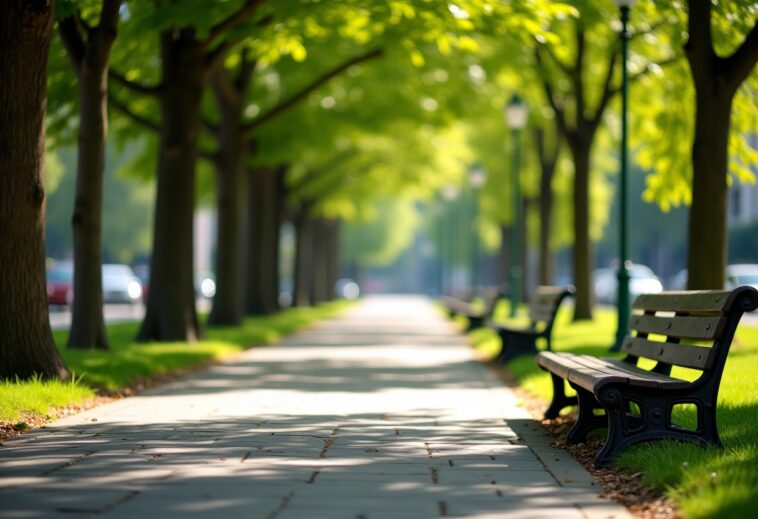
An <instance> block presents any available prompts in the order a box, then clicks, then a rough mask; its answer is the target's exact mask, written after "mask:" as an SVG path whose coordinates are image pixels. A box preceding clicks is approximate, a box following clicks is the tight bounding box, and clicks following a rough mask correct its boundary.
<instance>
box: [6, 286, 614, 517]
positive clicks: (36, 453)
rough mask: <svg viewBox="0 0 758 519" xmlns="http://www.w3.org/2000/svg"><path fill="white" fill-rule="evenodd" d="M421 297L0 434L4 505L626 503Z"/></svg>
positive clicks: (316, 511) (185, 511) (197, 508)
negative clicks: (613, 498) (545, 429)
mask: <svg viewBox="0 0 758 519" xmlns="http://www.w3.org/2000/svg"><path fill="white" fill-rule="evenodd" d="M597 493H598V489H597V488H596V487H594V486H593V485H592V483H591V478H590V477H589V475H588V474H587V473H586V472H585V471H584V470H583V469H581V467H580V466H579V465H577V464H576V463H575V462H574V461H573V460H572V459H571V458H570V457H568V456H567V455H566V453H565V452H563V451H561V450H555V449H552V448H550V447H549V445H548V442H547V440H546V439H545V438H544V437H543V436H541V432H540V431H539V427H538V426H537V425H536V424H535V423H534V422H533V421H532V420H530V418H529V416H528V415H527V414H526V412H525V411H524V410H523V409H521V408H520V407H518V406H517V402H516V401H515V398H514V396H513V395H512V394H511V393H510V392H509V391H508V390H507V389H505V388H503V387H502V386H501V385H500V383H499V382H498V381H497V380H496V379H495V378H494V377H493V376H492V374H491V373H490V372H489V371H488V370H487V368H486V367H484V366H482V365H481V364H480V363H478V362H477V361H475V360H474V359H473V357H472V352H471V349H470V348H468V347H467V346H466V345H465V341H464V339H463V338H462V337H461V336H460V335H459V334H457V333H456V332H455V331H454V330H452V328H451V327H450V325H449V324H448V323H447V322H446V321H444V320H443V319H442V318H441V317H440V316H439V315H438V314H437V313H436V311H435V310H434V308H433V307H432V306H431V305H430V304H429V303H428V302H427V301H425V300H424V299H420V298H410V297H408V298H404V297H394V298H391V297H382V298H378V297H377V298H369V299H366V300H365V301H364V302H363V303H361V304H360V305H358V306H357V307H356V308H355V309H354V310H352V311H350V312H349V313H348V314H346V315H345V316H344V317H342V318H339V319H335V320H332V321H329V322H326V323H323V324H321V325H319V326H317V327H315V328H313V329H310V330H308V331H306V332H304V333H300V334H297V335H295V336H292V337H290V338H289V339H287V340H286V341H284V343H282V344H280V345H279V346H275V347H266V348H255V349H252V350H250V351H248V352H246V353H245V354H244V355H243V356H241V357H240V358H238V359H236V360H235V361H234V362H231V363H227V364H223V365H219V366H215V367H213V368H211V369H209V370H207V371H203V372H202V373H199V374H196V375H193V376H191V377H188V378H185V379H182V380H180V381H177V382H175V383H172V384H169V385H166V386H163V387H161V388H159V389H156V390H152V391H148V392H145V393H143V394H141V395H140V396H137V397H132V398H128V399H124V400H120V401H118V402H114V403H112V404H108V405H104V406H100V407H98V408H96V409H92V410H90V411H88V412H85V413H81V414H79V415H76V416H73V417H69V418H67V419H64V420H60V421H58V422H56V423H55V424H53V425H52V426H49V427H48V428H46V429H44V430H40V431H37V432H34V433H31V434H27V435H23V436H20V437H17V438H15V439H14V440H11V441H8V442H6V444H5V446H3V447H0V517H3V518H5V517H80V516H81V517H92V516H98V517H100V516H103V517H108V518H115V517H123V518H140V519H144V518H148V517H156V518H157V517H161V518H163V517H167V516H178V515H181V516H201V517H219V516H223V517H225V518H237V517H245V518H263V519H287V518H307V519H311V518H314V519H315V518H329V519H331V518H346V519H374V518H427V517H429V518H431V517H445V516H450V517H453V516H457V517H461V516H462V517H476V518H495V517H508V518H510V517H519V518H521V517H546V518H547V517H550V518H554V517H577V518H579V517H626V516H627V513H626V511H625V510H624V509H623V508H620V507H618V506H616V505H614V504H613V503H610V502H608V501H607V500H604V499H600V498H598V497H597Z"/></svg>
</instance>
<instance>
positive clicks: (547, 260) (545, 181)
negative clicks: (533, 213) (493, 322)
mask: <svg viewBox="0 0 758 519" xmlns="http://www.w3.org/2000/svg"><path fill="white" fill-rule="evenodd" d="M556 133H557V130H556ZM559 139H560V136H559V135H556V137H555V141H556V142H555V145H554V148H553V149H552V150H551V149H548V147H547V143H546V142H545V134H544V131H543V130H541V129H540V130H537V132H536V134H535V141H536V144H537V150H538V154H539V157H538V158H539V161H540V193H539V204H538V205H539V211H540V218H539V222H540V223H539V226H540V232H539V245H538V254H539V258H538V266H537V270H538V280H539V284H540V285H545V286H547V285H552V284H553V275H554V270H555V262H554V258H553V253H552V250H551V248H550V237H551V235H552V232H553V200H554V196H553V178H554V177H555V168H556V164H557V162H558V140H559Z"/></svg>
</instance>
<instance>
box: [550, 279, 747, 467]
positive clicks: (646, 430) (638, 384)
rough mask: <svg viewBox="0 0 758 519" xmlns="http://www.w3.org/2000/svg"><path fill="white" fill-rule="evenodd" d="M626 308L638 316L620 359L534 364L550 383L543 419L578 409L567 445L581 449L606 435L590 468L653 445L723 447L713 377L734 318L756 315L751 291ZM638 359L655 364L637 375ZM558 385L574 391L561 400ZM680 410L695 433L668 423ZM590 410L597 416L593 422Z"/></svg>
mask: <svg viewBox="0 0 758 519" xmlns="http://www.w3.org/2000/svg"><path fill="white" fill-rule="evenodd" d="M632 307H633V308H634V309H635V310H636V311H641V312H642V313H641V314H635V315H632V316H631V318H630V319H629V328H630V330H634V331H636V335H635V336H634V337H627V338H626V339H625V341H624V343H623V344H622V348H621V349H622V351H623V352H624V353H626V357H625V358H623V359H605V358H597V357H592V356H589V355H573V354H570V353H554V352H543V353H540V354H539V355H538V356H537V359H536V361H537V364H538V365H539V366H540V367H541V368H542V369H544V370H546V371H548V372H550V374H551V377H552V382H553V400H552V402H551V404H550V407H548V409H547V411H546V412H545V418H555V417H557V416H558V413H559V412H560V410H561V409H563V408H564V407H566V406H568V405H573V404H577V403H578V405H579V415H578V418H577V421H576V423H575V424H574V426H573V427H572V429H571V430H570V431H569V433H568V442H569V443H581V442H583V441H584V440H585V439H586V437H587V434H588V433H589V432H590V431H592V430H593V429H597V428H601V427H608V434H607V438H606V441H605V444H604V445H603V448H602V449H601V450H600V452H599V453H598V454H597V457H596V458H595V464H596V465H597V466H605V465H608V464H609V463H611V462H612V461H613V460H614V458H615V457H616V456H617V455H618V454H619V453H620V452H621V451H623V450H624V449H626V448H627V447H629V446H631V445H634V444H636V443H639V442H644V441H650V440H655V439H667V438H668V439H673V440H683V441H692V442H695V443H697V444H699V445H701V446H703V447H705V446H707V445H714V446H718V447H723V444H722V443H721V439H720V438H719V434H718V428H717V425H716V404H717V399H718V390H719V384H720V382H721V375H722V373H723V370H724V365H725V363H726V358H727V354H728V353H729V347H730V346H731V343H732V339H733V338H734V332H735V331H736V329H737V324H738V323H739V321H740V318H741V317H742V314H743V313H744V312H749V311H752V310H755V309H756V308H757V307H758V291H756V290H755V289H754V288H752V287H739V288H736V289H734V290H732V291H715V290H714V291H690V292H663V293H660V294H647V295H641V296H639V297H638V298H637V299H636V300H635V302H634V303H633V305H632ZM661 312H663V313H664V315H660V313H661ZM650 335H655V336H657V337H660V336H663V337H664V340H663V341H660V340H653V338H651V337H649V336H650ZM682 341H689V342H690V343H689V344H688V343H686V342H685V343H683V342H682ZM693 341H696V342H695V343H694V344H693V343H692V342H693ZM640 358H645V359H651V360H653V361H655V362H656V364H655V366H654V367H653V368H652V369H651V370H645V369H642V368H639V367H637V361H638V360H639V359H640ZM673 366H681V367H685V368H690V369H695V370H698V371H701V375H700V376H699V377H698V378H697V379H696V380H694V381H692V382H690V381H687V380H682V379H678V378H674V377H671V376H670V374H671V369H672V367H673ZM564 380H566V381H567V382H568V384H569V385H570V386H571V387H573V388H574V389H575V390H576V392H577V396H576V397H567V396H566V394H565V384H564ZM632 404H634V406H636V410H634V408H633V405H632ZM680 404H693V405H694V406H695V407H696V409H697V426H696V428H695V429H688V428H685V427H682V426H680V425H677V424H675V423H673V422H672V410H673V409H674V407H675V406H676V405H680ZM598 409H602V410H603V411H604V415H598V414H596V412H595V411H596V410H598ZM633 411H634V412H633Z"/></svg>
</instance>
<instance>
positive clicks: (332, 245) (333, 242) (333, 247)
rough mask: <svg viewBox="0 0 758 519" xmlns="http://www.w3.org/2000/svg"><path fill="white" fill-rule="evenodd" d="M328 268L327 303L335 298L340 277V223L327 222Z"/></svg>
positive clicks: (334, 221)
mask: <svg viewBox="0 0 758 519" xmlns="http://www.w3.org/2000/svg"><path fill="white" fill-rule="evenodd" d="M326 225H327V242H326V243H327V245H326V246H327V266H326V269H327V270H326V280H327V281H326V284H327V285H326V286H327V287H328V292H327V299H326V300H327V301H332V300H334V298H335V295H336V294H335V287H336V286H337V281H338V280H339V277H340V241H339V240H340V222H339V220H327V221H326Z"/></svg>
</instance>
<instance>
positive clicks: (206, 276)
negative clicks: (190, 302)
mask: <svg viewBox="0 0 758 519" xmlns="http://www.w3.org/2000/svg"><path fill="white" fill-rule="evenodd" d="M195 294H196V295H197V297H203V298H205V299H213V296H215V295H216V278H215V277H214V275H213V272H209V271H200V272H198V273H196V274H195Z"/></svg>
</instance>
